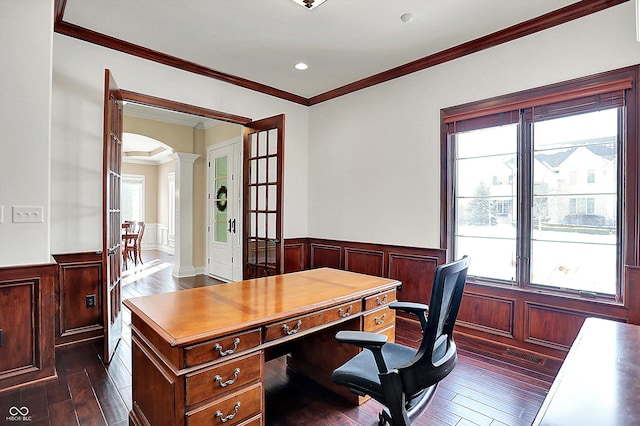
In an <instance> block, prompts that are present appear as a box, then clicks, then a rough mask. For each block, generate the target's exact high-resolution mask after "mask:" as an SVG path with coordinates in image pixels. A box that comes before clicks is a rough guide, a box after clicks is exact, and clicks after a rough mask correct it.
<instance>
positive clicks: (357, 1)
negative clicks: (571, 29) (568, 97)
mask: <svg viewBox="0 0 640 426" xmlns="http://www.w3.org/2000/svg"><path fill="white" fill-rule="evenodd" d="M619 2H620V1H618V2H615V1H611V0H609V1H602V0H597V1H591V2H590V3H591V5H593V4H595V3H598V4H599V5H602V4H607V6H606V7H609V6H611V5H612V4H614V3H619ZM577 3H581V5H580V7H581V8H582V10H587V11H588V12H587V13H591V12H592V11H595V9H594V8H593V7H591V5H589V2H588V1H582V2H578V1H576V0H535V1H532V0H482V1H479V0H327V1H326V2H325V3H323V4H321V5H319V6H318V7H316V8H315V9H313V10H308V9H306V8H305V7H303V6H300V5H298V4H296V3H294V2H293V1H292V0H190V1H175V0H136V1H131V0H109V1H104V0H66V1H65V0H57V10H58V12H57V13H58V19H60V18H61V21H63V23H64V24H65V25H66V24H69V25H67V26H68V27H69V28H71V30H67V31H66V33H67V34H75V36H78V35H77V34H79V30H78V29H80V30H84V29H86V30H91V31H93V32H96V33H99V35H106V36H109V37H111V38H113V39H116V40H119V41H126V42H129V43H132V44H133V45H135V46H139V47H142V48H144V49H145V51H147V52H148V51H152V52H154V53H158V52H159V53H161V54H163V55H168V56H169V57H171V58H178V59H180V60H183V61H188V63H190V64H197V65H198V66H201V67H205V68H206V69H209V70H213V73H214V74H215V73H221V74H222V75H223V77H225V78H226V77H229V78H227V81H231V82H234V79H236V80H237V79H240V80H243V81H244V80H246V81H249V82H255V83H258V84H260V85H264V86H266V87H269V88H274V89H276V90H278V91H284V92H286V93H290V94H293V95H294V96H299V97H301V98H302V99H309V98H313V97H317V96H318V95H321V94H323V93H327V92H329V91H332V90H335V89H338V88H341V87H343V86H345V85H349V84H353V83H354V82H358V81H361V80H363V79H370V78H371V77H372V76H375V75H378V74H380V73H384V72H386V71H388V70H392V69H394V68H396V67H401V66H403V65H405V64H408V63H411V62H412V61H416V60H419V59H422V58H426V57H429V56H430V55H435V54H437V53H438V52H443V51H445V50H447V49H451V48H454V47H456V46H460V45H463V44H465V43H469V42H472V41H474V40H477V39H479V38H482V37H485V36H487V35H489V34H494V33H496V32H498V31H502V30H505V29H507V28H510V27H514V26H518V25H520V24H522V23H523V22H525V21H529V20H531V19H534V18H538V17H541V16H542V15H545V14H548V13H550V12H554V11H557V10H559V9H561V8H564V7H566V6H569V5H574V4H576V5H575V6H576V7H577V6H578V5H577ZM61 4H62V10H63V13H62V14H60V9H61V7H60V5H61ZM592 9H593V10H592ZM405 13H411V14H412V15H413V20H412V21H411V22H410V23H404V22H403V20H402V19H401V16H402V15H403V14H405ZM565 15H566V16H569V14H565ZM570 19H573V17H570V18H569V19H565V20H564V21H561V20H556V21H558V22H552V24H553V25H556V24H558V23H562V22H566V21H567V20H570ZM59 24H60V22H58V23H57V27H56V31H58V32H63V33H65V32H64V31H61V28H62V27H63V26H60V25H59ZM521 35H524V34H521ZM80 38H82V37H80ZM84 38H85V39H87V37H86V36H85V37H84ZM89 38H95V33H90V37H89ZM107 39H108V40H111V41H110V42H111V43H113V39H109V38H107ZM93 41H95V40H93ZM103 43H104V42H103ZM108 43H109V41H108ZM298 62H305V63H307V64H308V66H309V68H308V69H307V70H305V71H298V70H296V69H295V68H294V65H295V64H296V63H298ZM223 80H224V78H223Z"/></svg>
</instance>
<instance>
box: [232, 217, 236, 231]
mask: <svg viewBox="0 0 640 426" xmlns="http://www.w3.org/2000/svg"><path fill="white" fill-rule="evenodd" d="M231 223H232V224H233V233H234V234H235V233H236V220H235V219H233V222H231Z"/></svg>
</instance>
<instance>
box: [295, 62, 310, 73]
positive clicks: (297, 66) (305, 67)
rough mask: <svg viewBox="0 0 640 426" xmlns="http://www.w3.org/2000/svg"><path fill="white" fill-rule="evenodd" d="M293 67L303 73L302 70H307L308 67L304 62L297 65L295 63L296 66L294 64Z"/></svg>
mask: <svg viewBox="0 0 640 426" xmlns="http://www.w3.org/2000/svg"><path fill="white" fill-rule="evenodd" d="M294 66H295V68H296V69H297V70H300V71H304V70H306V69H307V68H309V65H307V64H305V63H304V62H298V63H297V64H295V65H294Z"/></svg>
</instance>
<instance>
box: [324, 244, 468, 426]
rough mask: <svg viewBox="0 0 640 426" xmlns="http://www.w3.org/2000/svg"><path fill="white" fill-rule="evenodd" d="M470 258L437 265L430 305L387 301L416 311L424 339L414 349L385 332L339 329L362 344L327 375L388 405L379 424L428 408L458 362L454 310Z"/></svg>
mask: <svg viewBox="0 0 640 426" xmlns="http://www.w3.org/2000/svg"><path fill="white" fill-rule="evenodd" d="M468 267H469V258H468V257H467V256H464V257H463V258H462V259H460V260H458V261H455V262H451V263H448V264H446V265H440V266H438V267H437V268H436V271H435V275H434V278H433V288H432V290H431V300H430V301H429V306H427V305H424V304H421V303H412V302H393V303H391V304H390V305H389V306H390V307H391V308H393V309H399V310H402V311H405V312H409V313H412V314H415V315H417V317H418V319H419V320H420V324H421V326H422V342H421V343H420V347H419V348H418V349H417V350H416V349H413V348H409V347H406V346H402V345H399V344H396V343H387V336H385V335H383V334H375V333H367V332H362V331H340V332H338V333H337V334H336V339H337V340H338V341H339V342H343V343H351V344H353V345H356V346H359V347H361V348H364V349H368V350H363V351H361V352H360V353H359V354H358V355H356V356H355V357H353V358H352V359H351V360H349V361H347V362H346V363H345V364H344V365H342V366H341V367H339V368H337V369H336V370H335V371H334V372H333V375H332V376H331V379H332V380H333V381H334V382H335V383H337V384H339V385H342V386H346V387H348V388H349V390H351V392H354V393H356V394H358V395H361V396H364V395H370V396H371V397H372V398H374V399H375V400H377V401H379V402H380V403H382V404H383V405H385V406H386V407H387V410H388V411H387V410H383V411H382V412H381V413H380V424H381V425H384V424H385V423H387V422H388V423H389V424H391V425H392V426H400V425H401V426H405V425H409V424H410V423H411V421H412V420H414V419H415V418H416V417H418V416H419V415H420V414H421V413H422V412H424V410H425V409H426V408H427V406H428V405H429V403H430V402H431V399H432V398H433V396H434V394H435V390H436V387H437V385H438V382H440V380H442V379H444V378H445V377H446V376H447V375H448V374H449V373H451V371H452V370H453V368H454V367H455V365H456V362H457V360H458V355H457V352H456V344H455V342H454V340H453V326H454V323H455V321H456V317H457V316H458V310H459V308H460V301H461V299H462V292H463V290H464V284H465V281H466V278H467V269H468Z"/></svg>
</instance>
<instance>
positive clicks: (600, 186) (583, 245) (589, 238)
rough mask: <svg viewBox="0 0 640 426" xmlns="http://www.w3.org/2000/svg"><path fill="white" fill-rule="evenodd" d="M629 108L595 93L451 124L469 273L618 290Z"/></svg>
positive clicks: (458, 215)
mask: <svg viewBox="0 0 640 426" xmlns="http://www.w3.org/2000/svg"><path fill="white" fill-rule="evenodd" d="M585 105H587V106H585ZM623 110H624V107H623V106H618V105H616V103H615V102H610V103H608V104H607V105H606V107H604V108H603V107H601V106H598V105H597V103H596V102H594V101H593V99H592V98H588V99H587V100H585V101H584V102H583V101H580V102H573V103H572V105H571V108H565V106H563V107H562V108H559V107H558V108H555V109H554V107H553V106H552V107H551V108H549V109H547V108H538V107H536V108H532V107H529V108H522V109H519V110H516V111H513V112H510V116H509V117H511V118H510V119H507V120H504V121H506V122H499V120H494V119H486V118H485V117H481V118H480V119H476V120H475V122H472V123H471V122H470V121H467V123H466V124H467V126H466V127H465V126H464V125H460V123H457V124H458V125H457V126H450V127H449V134H450V139H449V140H450V143H452V150H451V151H450V152H452V153H453V156H454V158H453V162H452V163H451V164H452V166H453V173H452V174H450V176H451V177H452V180H453V182H450V185H448V187H449V188H450V190H451V191H452V192H451V194H452V197H453V201H454V206H455V208H454V213H453V214H452V220H451V221H450V223H451V225H452V227H451V232H452V238H451V243H452V244H453V248H454V256H455V258H460V257H461V256H463V255H469V256H470V257H471V259H473V261H472V262H471V265H470V269H469V275H470V276H474V277H476V278H478V279H480V280H488V281H492V282H496V283H500V282H504V283H508V284H509V285H518V286H521V287H527V286H529V287H542V288H548V289H556V290H561V291H570V292H579V293H580V294H582V295H592V296H591V297H596V296H597V295H604V296H607V295H609V296H615V295H616V294H617V291H618V286H617V283H618V279H619V270H620V269H619V268H620V260H619V254H620V253H619V251H618V246H619V244H618V243H619V235H620V231H619V226H618V225H619V224H618V222H619V217H620V206H621V201H620V200H621V197H620V195H619V194H620V188H619V185H620V184H619V182H620V179H619V176H618V170H620V169H621V162H620V161H619V160H620V159H619V152H620V144H621V135H620V134H619V133H620V130H619V129H620V122H621V120H622V113H623ZM549 111H552V112H549ZM554 111H555V112H554ZM514 117H515V118H514ZM483 120H484V121H483ZM496 122H497V125H496ZM478 123H481V124H478ZM463 124H465V123H463ZM452 129H453V131H452ZM450 149H451V148H450Z"/></svg>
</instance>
